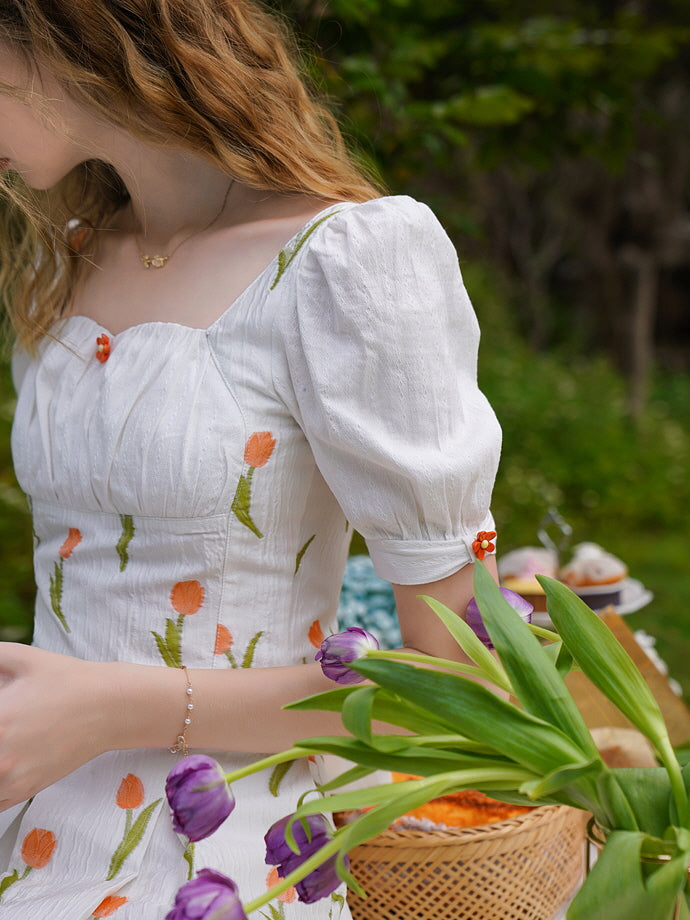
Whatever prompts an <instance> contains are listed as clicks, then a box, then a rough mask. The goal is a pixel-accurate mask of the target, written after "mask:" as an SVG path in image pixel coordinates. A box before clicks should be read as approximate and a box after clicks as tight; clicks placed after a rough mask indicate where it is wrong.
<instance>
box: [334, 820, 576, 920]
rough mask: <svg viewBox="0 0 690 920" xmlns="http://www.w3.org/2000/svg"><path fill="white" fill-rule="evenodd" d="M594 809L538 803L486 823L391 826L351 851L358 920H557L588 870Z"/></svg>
mask: <svg viewBox="0 0 690 920" xmlns="http://www.w3.org/2000/svg"><path fill="white" fill-rule="evenodd" d="M587 818H588V815H587V813H586V812H583V811H580V810H578V809H574V808H566V807H563V806H549V807H542V808H535V809H534V810H533V811H530V812H527V813H526V814H522V815H520V816H519V817H517V818H511V819H509V820H506V821H499V822H497V823H495V824H485V825H482V826H480V827H467V828H455V829H450V830H443V831H442V830H439V831H417V830H393V829H389V830H387V831H385V832H384V833H383V834H380V835H379V836H378V837H375V838H374V839H373V840H370V841H368V842H367V843H364V844H361V845H360V846H358V847H356V848H355V849H354V850H353V851H352V852H351V853H350V860H351V865H352V872H353V874H354V876H355V878H356V879H357V880H358V881H359V882H360V884H361V885H362V887H363V888H364V890H365V891H366V892H367V897H366V898H360V897H359V896H358V895H356V894H354V893H353V892H350V893H349V895H348V903H349V905H350V909H351V911H352V916H353V918H354V920H552V918H553V916H554V914H555V913H556V912H557V911H558V909H559V908H560V907H561V906H562V905H563V904H564V903H565V902H566V901H567V900H568V899H569V898H570V897H572V895H573V894H574V893H575V890H576V888H577V886H578V884H579V882H580V881H581V879H582V877H583V873H584V868H585V832H586V825H587Z"/></svg>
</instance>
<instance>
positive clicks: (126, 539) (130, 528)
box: [115, 514, 134, 572]
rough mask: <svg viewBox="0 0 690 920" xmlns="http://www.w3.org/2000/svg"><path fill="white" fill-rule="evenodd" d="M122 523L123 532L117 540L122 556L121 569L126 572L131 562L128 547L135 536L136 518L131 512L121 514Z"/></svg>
mask: <svg viewBox="0 0 690 920" xmlns="http://www.w3.org/2000/svg"><path fill="white" fill-rule="evenodd" d="M120 523H121V524H122V534H121V535H120V539H119V540H118V541H117V546H116V547H115V548H116V549H117V554H118V556H119V557H120V571H121V572H124V570H125V569H126V568H127V563H128V562H129V553H128V552H127V548H128V546H129V544H130V543H131V542H132V540H133V538H134V520H133V518H132V515H131V514H121V515H120Z"/></svg>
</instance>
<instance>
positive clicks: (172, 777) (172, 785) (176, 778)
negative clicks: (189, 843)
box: [165, 754, 235, 841]
mask: <svg viewBox="0 0 690 920" xmlns="http://www.w3.org/2000/svg"><path fill="white" fill-rule="evenodd" d="M165 794H166V795H167V797H168V803H169V804H170V808H171V810H172V821H173V828H174V829H175V830H176V831H177V833H178V834H185V836H186V837H188V838H189V839H190V840H193V841H196V840H203V839H204V838H205V837H209V836H210V835H211V834H212V833H213V832H214V831H216V830H218V828H219V827H220V825H221V824H222V823H223V821H225V819H226V818H227V816H228V815H229V814H230V812H231V811H232V810H233V808H234V807H235V800H234V798H233V797H232V793H231V792H230V790H229V789H228V785H227V783H226V782H225V776H224V775H223V771H222V770H221V768H220V766H219V765H218V764H217V763H216V761H215V760H213V758H212V757H208V756H207V755H206V754H192V755H191V756H189V757H185V758H184V759H183V760H180V761H178V763H176V764H175V766H174V767H173V768H172V770H171V771H170V773H169V774H168V778H167V780H166V782H165Z"/></svg>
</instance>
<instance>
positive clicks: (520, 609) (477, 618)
mask: <svg viewBox="0 0 690 920" xmlns="http://www.w3.org/2000/svg"><path fill="white" fill-rule="evenodd" d="M501 594H502V595H503V597H504V598H505V599H506V600H507V601H508V603H509V604H510V606H511V607H512V608H513V610H515V611H517V613H519V614H520V616H521V618H522V619H523V620H524V621H525V623H531V622H532V611H533V610H534V607H533V606H532V605H531V604H530V602H529V601H526V600H525V599H524V597H520V595H519V594H516V593H515V591H510V590H509V589H508V588H501ZM465 620H466V622H467V625H468V626H471V627H472V629H473V630H474V632H475V633H476V634H477V638H478V639H481V641H482V642H483V643H484V645H485V646H486V647H487V648H493V644H492V642H491V639H490V638H489V634H488V632H487V631H486V627H485V626H484V621H483V620H482V615H481V613H480V612H479V607H478V606H477V602H476V600H475V599H474V598H472V600H471V601H470V602H469V604H468V605H467V610H466V611H465Z"/></svg>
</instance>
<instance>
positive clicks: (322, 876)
mask: <svg viewBox="0 0 690 920" xmlns="http://www.w3.org/2000/svg"><path fill="white" fill-rule="evenodd" d="M291 819H292V815H287V816H286V817H285V818H281V819H280V821H276V823H275V824H274V825H273V826H272V827H271V828H270V829H269V831H268V833H267V834H266V836H265V838H264V840H265V841H266V862H267V864H268V865H269V866H277V867H278V875H279V876H280V877H281V878H285V877H286V876H288V875H289V874H290V873H291V872H293V871H294V870H295V869H298V868H299V867H300V866H301V865H302V863H303V862H304V861H305V860H307V859H308V858H309V857H310V856H312V855H313V854H314V853H316V852H317V851H318V850H320V849H321V847H322V846H324V845H325V844H326V843H328V842H329V841H330V840H332V839H333V829H332V828H331V826H330V824H329V823H328V821H327V820H326V819H325V818H324V816H323V815H307V816H306V818H304V819H302V820H297V821H294V823H293V824H292V833H293V834H294V837H295V843H296V844H297V847H298V849H299V853H295V852H294V851H293V850H292V849H291V848H290V846H289V845H288V843H287V841H286V840H285V830H286V828H287V825H288V822H289V821H290V820H291ZM303 820H304V821H306V823H307V826H308V828H309V831H308V832H307V831H306V830H305V828H304V825H303V823H302V821H303ZM335 862H336V856H335V854H333V855H332V856H329V857H328V859H326V860H324V862H323V863H322V864H321V865H320V866H319V867H318V868H317V869H314V870H313V871H312V872H310V873H309V875H307V876H305V878H303V879H302V880H301V881H299V882H297V883H296V884H295V891H296V892H297V897H298V898H299V900H300V901H303V902H304V903H305V904H312V903H313V902H314V901H319V900H320V899H321V898H326V897H328V895H329V894H330V893H331V892H332V891H335V890H336V888H338V887H339V886H340V884H341V882H340V879H339V878H338V875H337V873H336V871H335ZM345 864H346V865H349V861H348V859H347V857H345Z"/></svg>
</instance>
